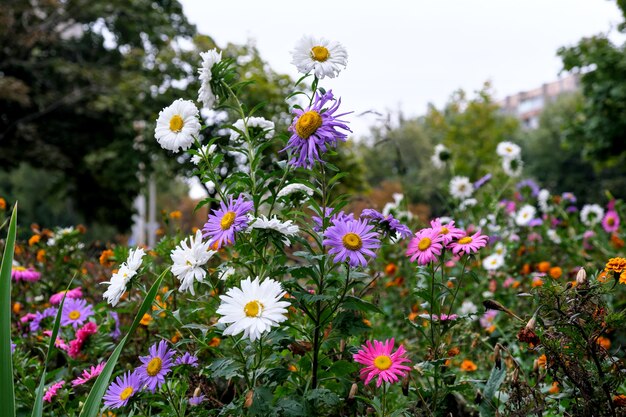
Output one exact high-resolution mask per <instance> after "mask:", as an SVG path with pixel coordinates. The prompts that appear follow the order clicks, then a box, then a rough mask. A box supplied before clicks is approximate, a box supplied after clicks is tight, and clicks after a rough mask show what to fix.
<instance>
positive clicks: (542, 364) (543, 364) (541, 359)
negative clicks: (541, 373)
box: [537, 355, 548, 368]
mask: <svg viewBox="0 0 626 417" xmlns="http://www.w3.org/2000/svg"><path fill="white" fill-rule="evenodd" d="M547 363H548V358H546V355H541V356H539V357H538V358H537V366H540V367H542V368H545V367H546V364H547Z"/></svg>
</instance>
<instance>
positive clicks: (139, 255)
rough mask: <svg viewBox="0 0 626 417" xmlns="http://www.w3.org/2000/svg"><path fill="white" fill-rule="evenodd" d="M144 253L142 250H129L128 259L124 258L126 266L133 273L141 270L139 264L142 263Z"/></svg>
mask: <svg viewBox="0 0 626 417" xmlns="http://www.w3.org/2000/svg"><path fill="white" fill-rule="evenodd" d="M145 254H146V252H145V251H144V250H143V248H137V249H131V250H130V251H128V258H126V262H125V264H126V266H128V269H130V270H131V271H133V272H137V271H138V270H139V268H141V263H142V262H143V257H144V255H145Z"/></svg>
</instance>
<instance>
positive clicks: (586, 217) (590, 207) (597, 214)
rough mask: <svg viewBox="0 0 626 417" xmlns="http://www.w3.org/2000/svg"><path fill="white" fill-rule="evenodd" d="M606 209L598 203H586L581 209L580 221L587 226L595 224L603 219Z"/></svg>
mask: <svg viewBox="0 0 626 417" xmlns="http://www.w3.org/2000/svg"><path fill="white" fill-rule="evenodd" d="M603 217H604V209H603V208H602V207H600V206H599V205H597V204H585V205H584V206H583V208H582V210H580V221H581V222H583V224H584V225H585V226H589V227H592V226H595V225H596V224H598V223H600V222H601V221H602V218H603Z"/></svg>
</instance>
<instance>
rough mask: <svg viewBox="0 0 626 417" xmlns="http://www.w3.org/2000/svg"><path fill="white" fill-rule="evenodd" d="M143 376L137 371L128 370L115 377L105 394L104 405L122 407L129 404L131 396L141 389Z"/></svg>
mask: <svg viewBox="0 0 626 417" xmlns="http://www.w3.org/2000/svg"><path fill="white" fill-rule="evenodd" d="M141 385H142V381H141V377H140V376H139V374H138V373H137V371H135V372H133V373H131V372H130V371H128V372H126V373H125V374H124V375H120V376H118V377H117V378H115V381H113V382H112V383H111V385H109V388H107V392H106V393H105V394H104V397H103V399H104V405H105V406H106V407H109V408H121V407H124V406H125V405H126V404H128V400H129V399H130V397H132V396H133V395H135V393H136V392H137V391H139V390H141Z"/></svg>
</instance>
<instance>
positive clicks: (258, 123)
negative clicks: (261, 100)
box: [230, 117, 274, 144]
mask: <svg viewBox="0 0 626 417" xmlns="http://www.w3.org/2000/svg"><path fill="white" fill-rule="evenodd" d="M246 126H247V127H248V132H251V131H252V133H255V131H256V132H257V133H259V134H261V133H262V135H260V136H258V137H259V138H262V139H271V138H273V137H274V122H272V121H269V120H267V119H264V118H263V117H248V119H246V123H245V125H244V123H243V119H239V120H237V121H236V122H235V123H233V127H235V128H237V129H238V130H240V131H241V132H243V131H244V129H245V128H246ZM253 136H256V135H254V134H253ZM240 139H241V134H240V133H239V132H237V131H236V130H233V129H230V141H231V142H232V143H233V144H236V143H238V142H239V141H240Z"/></svg>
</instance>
